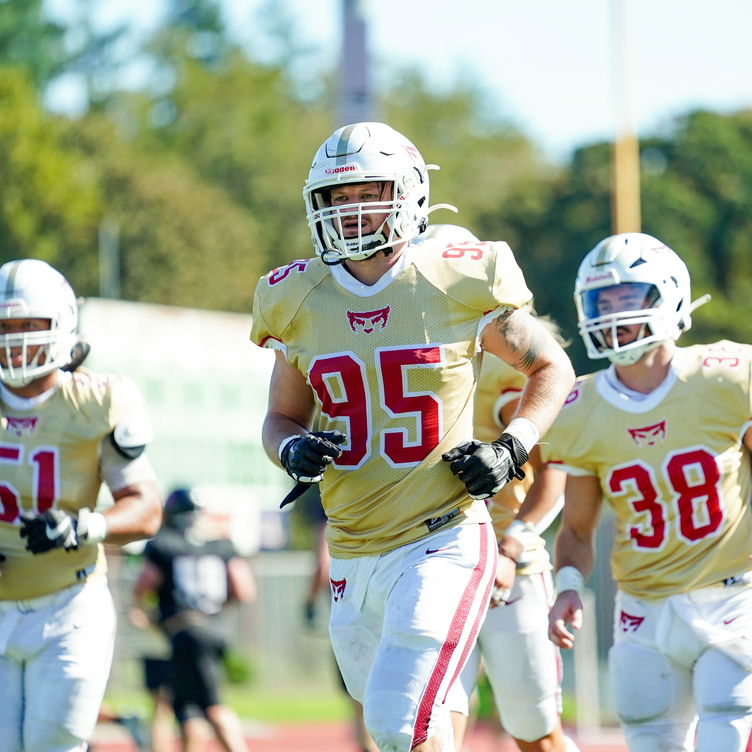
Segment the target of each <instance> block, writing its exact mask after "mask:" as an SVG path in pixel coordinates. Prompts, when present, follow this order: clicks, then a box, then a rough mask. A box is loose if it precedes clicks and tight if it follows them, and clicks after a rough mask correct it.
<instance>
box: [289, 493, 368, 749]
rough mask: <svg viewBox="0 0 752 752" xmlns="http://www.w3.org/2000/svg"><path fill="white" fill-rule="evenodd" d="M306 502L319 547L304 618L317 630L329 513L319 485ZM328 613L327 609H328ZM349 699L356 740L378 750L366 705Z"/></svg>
mask: <svg viewBox="0 0 752 752" xmlns="http://www.w3.org/2000/svg"><path fill="white" fill-rule="evenodd" d="M301 503H302V504H303V505H304V511H305V514H306V517H307V518H308V520H309V521H310V523H311V524H312V526H313V532H314V540H315V545H316V548H315V550H314V554H315V556H316V559H315V562H316V563H315V566H314V569H313V572H312V574H311V578H310V579H309V580H308V589H307V591H306V597H305V602H304V603H303V620H304V622H305V625H306V628H307V629H309V630H314V629H315V628H316V618H317V616H318V615H319V607H318V601H319V597H320V596H321V593H322V592H324V591H325V590H326V592H330V587H329V558H330V557H329V546H327V544H326V515H325V514H324V508H323V507H322V506H321V496H320V495H319V489H318V486H316V485H311V487H310V489H309V490H308V491H307V492H306V493H305V494H304V495H303V497H302V498H301V500H300V502H298V504H299V505H301ZM327 613H328V610H327ZM334 669H335V671H336V672H337V681H338V683H339V684H340V686H341V687H342V690H343V691H344V692H345V694H347V687H346V686H345V683H344V681H343V679H342V674H341V673H340V670H339V667H338V666H337V664H336V662H335V664H334ZM347 699H348V700H349V701H350V703H351V705H352V711H353V731H354V737H355V742H356V744H357V746H358V749H359V750H360V752H378V750H377V748H376V744H375V743H374V741H373V739H371V737H370V735H369V733H368V731H367V729H366V726H365V722H364V721H363V706H362V705H361V704H360V703H359V702H358V701H357V700H355V699H354V698H352V697H350V695H349V694H348V695H347Z"/></svg>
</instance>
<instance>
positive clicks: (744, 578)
mask: <svg viewBox="0 0 752 752" xmlns="http://www.w3.org/2000/svg"><path fill="white" fill-rule="evenodd" d="M751 582H752V570H749V571H747V572H742V573H741V574H735V575H734V576H733V577H726V579H724V580H721V581H720V582H719V583H718V584H719V585H721V586H722V587H734V585H749V584H750V583H751Z"/></svg>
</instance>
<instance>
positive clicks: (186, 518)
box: [133, 488, 255, 752]
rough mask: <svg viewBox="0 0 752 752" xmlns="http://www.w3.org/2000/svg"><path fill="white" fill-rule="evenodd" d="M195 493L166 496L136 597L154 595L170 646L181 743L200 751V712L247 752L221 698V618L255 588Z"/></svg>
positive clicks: (228, 743) (226, 740)
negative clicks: (210, 529) (207, 534)
mask: <svg viewBox="0 0 752 752" xmlns="http://www.w3.org/2000/svg"><path fill="white" fill-rule="evenodd" d="M200 513H201V512H200V508H199V505H198V504H197V502H196V498H195V494H194V493H193V492H192V491H191V490H189V489H184V488H179V489H176V490H175V491H173V492H172V493H171V494H170V495H169V496H168V498H167V500H166V501H165V507H164V522H163V525H162V528H161V529H160V531H159V533H158V534H157V535H156V536H155V537H154V538H153V539H152V540H151V541H149V542H148V543H147V544H146V548H145V549H144V558H145V559H146V563H145V565H144V569H143V571H142V572H141V574H140V575H139V577H138V579H137V581H136V584H135V585H134V590H133V594H134V598H135V600H136V602H142V601H143V600H144V597H145V596H146V594H147V593H149V592H153V593H155V594H156V597H157V608H158V622H159V626H160V627H161V629H162V630H163V631H164V632H165V634H166V635H167V636H168V637H169V639H170V642H171V644H172V657H171V660H170V684H171V689H172V694H173V707H174V710H175V716H176V718H177V719H178V722H179V723H180V731H181V737H182V741H183V749H184V750H186V752H190V750H192V749H203V747H202V746H201V745H202V744H203V738H202V735H201V729H200V727H199V726H198V725H197V724H195V723H194V722H193V720H194V719H195V718H196V717H199V716H203V717H205V718H206V720H207V721H208V722H209V723H210V724H211V726H212V727H213V729H214V732H215V734H216V736H217V741H218V742H219V743H220V744H221V745H222V748H223V749H225V750H227V752H241V751H242V752H245V751H246V750H247V746H246V743H245V740H244V738H243V733H242V729H241V725H240V721H239V719H238V717H237V716H236V715H235V713H234V712H233V711H232V710H231V709H230V708H228V707H227V706H225V705H222V704H221V702H220V698H219V679H220V673H219V672H220V668H219V667H220V662H221V659H222V656H223V654H224V651H225V647H226V641H225V637H224V635H223V630H222V622H221V618H220V614H221V611H222V609H223V607H224V605H225V604H226V603H227V602H228V601H230V600H233V599H234V600H238V601H241V602H247V601H249V600H251V599H252V598H253V596H254V594H255V586H254V582H253V577H252V575H251V572H250V569H249V568H248V565H247V564H246V562H245V561H244V560H243V559H241V558H240V557H239V556H238V554H237V551H236V550H235V547H234V545H233V544H232V542H231V541H230V540H228V539H213V540H207V539H206V538H204V537H202V535H201V526H200V525H199V524H197V523H198V521H199V516H200Z"/></svg>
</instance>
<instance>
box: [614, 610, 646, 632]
mask: <svg viewBox="0 0 752 752" xmlns="http://www.w3.org/2000/svg"><path fill="white" fill-rule="evenodd" d="M644 621H645V617H644V616H632V614H628V613H627V612H626V611H622V612H621V613H620V614H619V628H620V629H621V631H622V632H636V631H637V630H638V629H639V628H640V627H641V626H642V622H644Z"/></svg>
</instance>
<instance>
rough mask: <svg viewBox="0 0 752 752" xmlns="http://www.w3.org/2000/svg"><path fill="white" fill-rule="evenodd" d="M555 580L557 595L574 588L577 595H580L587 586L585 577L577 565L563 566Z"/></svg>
mask: <svg viewBox="0 0 752 752" xmlns="http://www.w3.org/2000/svg"><path fill="white" fill-rule="evenodd" d="M555 581H556V595H560V594H561V593H563V592H564V591H565V590H574V592H575V593H577V595H580V593H582V591H583V589H584V588H585V578H584V577H583V576H582V572H580V570H579V569H577V567H571V566H567V567H562V568H561V569H560V570H559V571H558V572H557V573H556V578H555Z"/></svg>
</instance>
